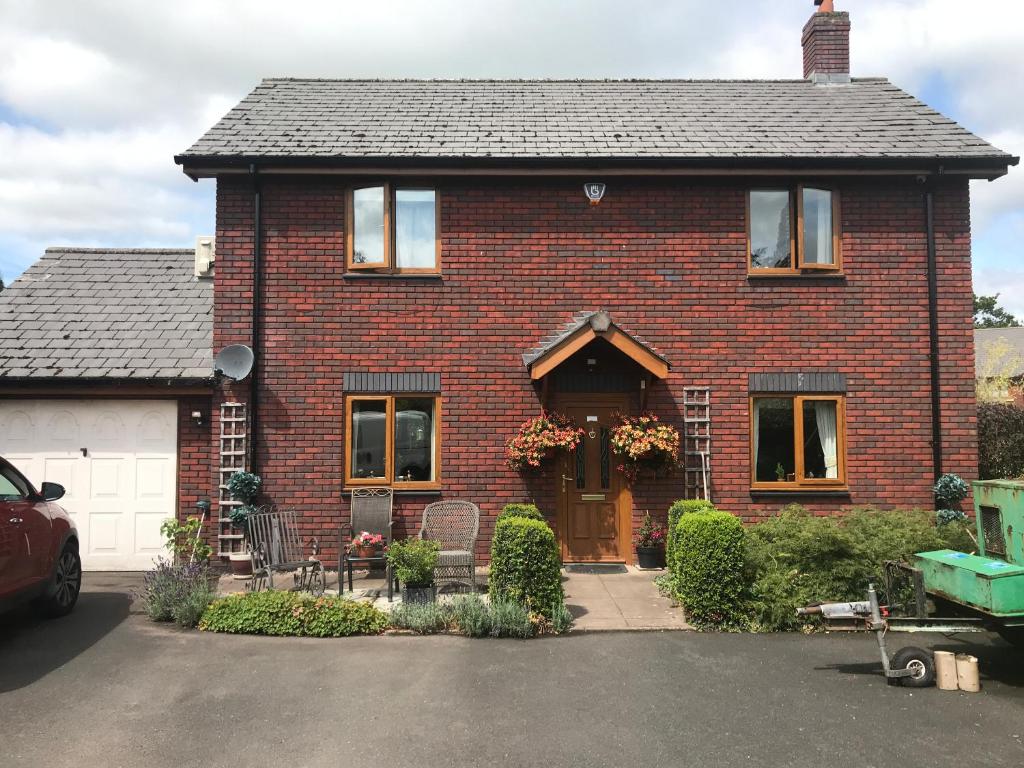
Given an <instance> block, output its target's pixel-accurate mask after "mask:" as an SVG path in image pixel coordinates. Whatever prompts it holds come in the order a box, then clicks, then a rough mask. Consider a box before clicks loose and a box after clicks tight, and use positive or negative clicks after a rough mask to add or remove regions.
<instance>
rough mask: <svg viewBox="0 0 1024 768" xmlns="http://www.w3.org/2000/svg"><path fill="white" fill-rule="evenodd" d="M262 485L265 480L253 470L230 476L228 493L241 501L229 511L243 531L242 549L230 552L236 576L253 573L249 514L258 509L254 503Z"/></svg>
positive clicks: (233, 520) (233, 571) (233, 572)
mask: <svg viewBox="0 0 1024 768" xmlns="http://www.w3.org/2000/svg"><path fill="white" fill-rule="evenodd" d="M262 485H263V480H262V479H261V478H260V476H259V475H256V474H253V473H252V472H235V473H233V474H232V475H231V477H229V478H228V482H227V489H228V493H230V494H231V498H233V499H234V500H235V501H239V502H241V504H239V505H237V506H232V507H231V510H230V511H229V512H228V519H229V520H231V524H232V525H234V526H235V528H237V529H238V530H239V531H240V532H241V533H242V549H241V551H239V552H231V553H229V554H228V562H229V563H230V564H231V573H232V574H234V575H235V576H251V575H252V555H251V554H250V553H249V515H251V514H252V513H253V512H254V511H255V510H256V508H255V507H254V505H255V503H256V498H257V497H258V496H259V493H260V486H262Z"/></svg>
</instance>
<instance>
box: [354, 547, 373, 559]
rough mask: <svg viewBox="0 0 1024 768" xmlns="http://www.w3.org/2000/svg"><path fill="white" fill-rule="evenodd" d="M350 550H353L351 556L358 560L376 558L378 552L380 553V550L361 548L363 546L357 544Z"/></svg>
mask: <svg viewBox="0 0 1024 768" xmlns="http://www.w3.org/2000/svg"><path fill="white" fill-rule="evenodd" d="M352 549H353V555H354V556H355V557H356V558H360V559H362V558H368V557H377V556H378V552H379V551H380V550H378V549H377V548H376V547H374V546H369V545H367V546H363V545H360V544H357V545H356V546H354V547H353V548H352Z"/></svg>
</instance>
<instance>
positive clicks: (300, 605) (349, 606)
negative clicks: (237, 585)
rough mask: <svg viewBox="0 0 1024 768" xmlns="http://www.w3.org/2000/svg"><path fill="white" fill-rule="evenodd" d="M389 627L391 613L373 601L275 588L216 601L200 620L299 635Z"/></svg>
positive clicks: (204, 625)
mask: <svg viewBox="0 0 1024 768" xmlns="http://www.w3.org/2000/svg"><path fill="white" fill-rule="evenodd" d="M387 626H388V617H387V615H386V614H384V613H383V612H381V611H379V610H377V609H376V608H374V607H373V606H372V605H370V604H369V603H360V602H356V601H354V600H349V599H347V598H343V597H313V596H311V595H303V594H300V593H298V592H279V591H273V590H271V591H264V592H248V593H244V594H238V595H229V596H228V597H225V598H222V599H220V600H215V601H214V602H213V603H212V604H211V605H210V607H209V608H207V609H206V612H205V613H204V614H203V618H202V620H201V621H200V622H199V628H200V629H202V630H206V631H208V632H232V633H234V634H242V635H294V636H298V637H304V636H305V637H346V636H348V635H376V634H380V633H381V632H383V631H384V630H385V629H386V628H387Z"/></svg>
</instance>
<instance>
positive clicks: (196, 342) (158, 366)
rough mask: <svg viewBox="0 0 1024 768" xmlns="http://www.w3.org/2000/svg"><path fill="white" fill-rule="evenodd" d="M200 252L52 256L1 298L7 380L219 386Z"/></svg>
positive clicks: (74, 251)
mask: <svg viewBox="0 0 1024 768" xmlns="http://www.w3.org/2000/svg"><path fill="white" fill-rule="evenodd" d="M194 263H195V252H194V251H193V250H184V249H163V248H146V249H143V248H133V249H111V248H48V249H47V250H46V253H45V254H44V255H43V257H42V258H41V259H40V260H39V261H37V262H36V263H35V264H33V265H32V266H31V267H29V268H28V270H27V271H26V272H25V273H24V274H23V275H22V276H21V277H19V278H18V279H17V280H15V281H14V282H13V283H11V284H10V285H9V286H8V287H7V288H6V289H4V290H3V291H2V292H0V381H3V380H7V381H11V380H16V379H31V380H49V381H54V380H61V379H76V380H83V379H93V380H97V379H105V380H110V379H130V380H133V381H144V380H167V379H174V380H184V379H191V380H195V379H209V378H211V377H212V370H213V361H212V351H211V350H212V330H213V281H212V280H209V279H197V278H195V277H194V276H193V271H194Z"/></svg>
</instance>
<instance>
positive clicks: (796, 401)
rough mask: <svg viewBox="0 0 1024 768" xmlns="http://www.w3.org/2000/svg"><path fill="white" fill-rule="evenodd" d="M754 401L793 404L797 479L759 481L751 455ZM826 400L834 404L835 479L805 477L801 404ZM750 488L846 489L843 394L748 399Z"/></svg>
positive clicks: (768, 489) (762, 489) (844, 397)
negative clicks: (783, 401) (784, 401)
mask: <svg viewBox="0 0 1024 768" xmlns="http://www.w3.org/2000/svg"><path fill="white" fill-rule="evenodd" d="M757 400H792V401H793V459H794V463H795V467H794V469H795V472H794V474H795V475H796V480H793V481H789V480H784V481H779V480H774V481H767V482H766V481H758V480H757V461H756V458H755V456H754V408H755V406H756V401H757ZM819 400H829V401H832V402H834V403H835V404H836V477H812V478H805V477H804V451H803V444H804V409H803V407H804V403H806V402H809V401H810V402H815V401H819ZM749 427H750V435H749V443H750V488H751V490H755V491H793V490H809V489H812V490H813V489H820V490H846V489H847V488H848V483H847V477H846V396H845V395H821V394H817V395H794V394H788V393H775V392H772V393H767V392H766V393H763V394H757V395H751V396H750V419H749Z"/></svg>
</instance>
